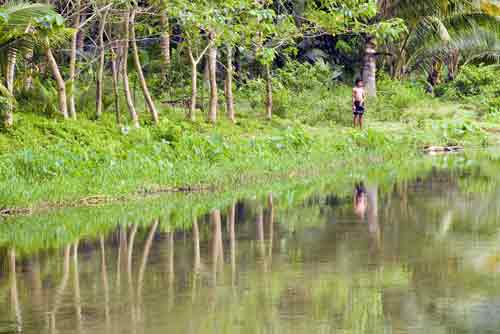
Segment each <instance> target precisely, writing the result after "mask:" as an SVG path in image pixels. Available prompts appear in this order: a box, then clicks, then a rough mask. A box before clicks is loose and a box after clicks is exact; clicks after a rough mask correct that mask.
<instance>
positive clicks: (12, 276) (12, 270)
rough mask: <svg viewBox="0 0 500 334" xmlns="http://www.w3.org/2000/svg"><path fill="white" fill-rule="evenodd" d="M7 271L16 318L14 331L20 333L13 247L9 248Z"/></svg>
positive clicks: (20, 320) (19, 310)
mask: <svg viewBox="0 0 500 334" xmlns="http://www.w3.org/2000/svg"><path fill="white" fill-rule="evenodd" d="M9 273H10V276H9V280H10V301H11V305H12V310H13V311H14V316H15V319H16V332H18V333H21V332H22V331H23V317H22V314H21V305H20V303H19V291H18V289H17V267H16V250H15V249H14V248H11V249H10V250H9Z"/></svg>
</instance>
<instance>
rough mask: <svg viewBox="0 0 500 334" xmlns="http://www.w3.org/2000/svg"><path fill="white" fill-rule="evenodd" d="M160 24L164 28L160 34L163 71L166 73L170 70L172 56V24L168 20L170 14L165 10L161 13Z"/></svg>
mask: <svg viewBox="0 0 500 334" xmlns="http://www.w3.org/2000/svg"><path fill="white" fill-rule="evenodd" d="M160 24H161V28H162V32H161V36H160V49H161V54H162V71H163V74H164V75H166V74H167V72H168V67H169V66H170V62H171V56H170V25H169V22H168V16H167V13H166V12H165V11H163V12H162V13H161V16H160Z"/></svg>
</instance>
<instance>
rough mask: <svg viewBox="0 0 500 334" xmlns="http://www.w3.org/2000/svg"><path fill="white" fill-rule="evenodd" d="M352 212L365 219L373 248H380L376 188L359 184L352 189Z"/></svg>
mask: <svg viewBox="0 0 500 334" xmlns="http://www.w3.org/2000/svg"><path fill="white" fill-rule="evenodd" d="M354 212H355V213H356V215H357V216H358V217H359V218H361V219H363V220H364V219H365V218H367V223H368V231H369V232H370V235H371V237H372V240H373V242H374V245H373V246H374V247H375V248H377V249H378V247H379V246H380V226H379V222H378V187H377V186H369V187H368V189H367V188H366V187H365V185H364V183H363V182H359V183H357V184H356V185H355V188H354Z"/></svg>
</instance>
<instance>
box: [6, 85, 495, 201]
mask: <svg viewBox="0 0 500 334" xmlns="http://www.w3.org/2000/svg"><path fill="white" fill-rule="evenodd" d="M396 85H399V86H396ZM278 92H279V91H278ZM328 94H329V95H328ZM349 94H350V91H349V88H348V87H343V86H339V87H337V88H336V89H335V90H332V89H331V88H329V87H320V88H319V89H318V88H317V87H316V88H314V87H309V88H307V89H301V90H300V91H297V92H296V94H291V95H290V96H286V97H282V96H280V95H279V94H278V95H277V97H276V104H277V111H278V113H277V116H276V117H275V119H274V120H273V121H271V122H269V121H266V120H264V119H263V118H261V117H260V116H259V114H260V111H261V109H260V108H261V106H260V105H259V103H257V102H255V103H252V97H251V96H249V95H248V92H245V91H241V92H239V100H240V101H243V102H242V103H240V104H239V105H238V109H237V110H238V112H239V115H238V116H239V119H238V122H237V124H236V125H233V124H232V123H229V122H227V121H225V120H221V121H220V122H219V124H218V125H216V126H213V125H210V124H207V123H206V122H204V121H202V120H200V121H198V122H195V123H191V122H187V121H185V120H184V116H183V111H182V110H179V109H169V108H165V109H164V111H163V117H162V118H163V121H162V122H161V124H160V125H159V126H157V127H151V126H149V125H148V124H146V123H144V124H142V127H141V128H140V129H128V128H121V129H120V128H118V127H117V126H116V125H115V124H114V120H113V116H112V114H106V115H105V117H104V119H103V120H101V121H99V122H95V121H91V120H86V119H85V118H86V116H85V115H81V117H80V119H79V120H78V121H62V120H57V119H53V118H48V117H47V116H45V115H43V114H37V113H34V112H25V113H20V114H19V116H18V119H17V122H16V125H15V127H14V128H12V129H9V130H7V131H5V130H4V131H3V132H0V151H1V152H2V156H1V159H0V178H1V180H2V181H1V183H0V208H3V209H6V208H34V209H37V208H43V207H47V206H49V207H52V206H67V205H78V204H86V203H88V202H93V201H96V200H97V201H99V200H102V199H122V200H126V199H129V198H132V197H135V196H137V195H142V194H148V193H155V192H167V191H179V190H181V191H182V190H231V189H234V188H236V187H239V186H241V185H245V184H246V185H248V184H265V183H268V182H269V181H270V180H276V179H281V178H290V177H292V178H293V177H302V176H304V175H311V174H315V173H319V172H324V173H330V172H332V171H333V170H338V169H344V170H347V171H349V170H357V168H354V167H359V166H368V165H371V164H374V163H380V162H382V161H393V162H398V161H402V160H404V159H409V158H411V157H414V156H416V155H418V154H421V153H420V152H421V148H422V147H424V146H426V145H446V144H460V145H464V146H467V147H481V146H487V145H492V144H494V143H495V142H496V141H497V136H496V135H495V134H496V132H497V131H498V128H497V127H496V125H495V124H494V123H489V122H487V120H485V118H484V117H481V115H480V113H479V112H478V111H476V110H475V109H474V108H470V107H467V106H464V105H460V104H458V103H453V102H449V101H442V100H437V99H435V98H431V97H428V96H425V94H424V93H422V92H421V90H417V89H414V88H413V87H411V86H409V85H408V84H406V83H392V82H391V83H387V84H385V86H382V88H381V92H380V97H379V98H378V99H377V100H373V101H371V102H370V105H369V110H370V113H369V114H368V116H367V124H366V125H367V126H366V129H365V130H363V131H360V130H356V129H352V127H351V124H350V106H349V103H350V99H349ZM202 117H204V116H202V115H200V117H199V118H202ZM82 118H83V119H82ZM87 118H90V117H87ZM381 167H382V165H381ZM362 172H363V168H361V170H360V173H362Z"/></svg>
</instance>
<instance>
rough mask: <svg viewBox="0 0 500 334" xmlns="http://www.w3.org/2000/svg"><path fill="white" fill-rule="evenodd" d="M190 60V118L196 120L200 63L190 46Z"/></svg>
mask: <svg viewBox="0 0 500 334" xmlns="http://www.w3.org/2000/svg"><path fill="white" fill-rule="evenodd" d="M188 52H189V60H190V62H191V102H190V106H189V112H188V118H189V119H190V120H191V121H193V122H194V121H195V120H196V97H197V95H198V68H197V65H198V63H197V62H196V59H194V55H193V50H192V49H191V47H188Z"/></svg>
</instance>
